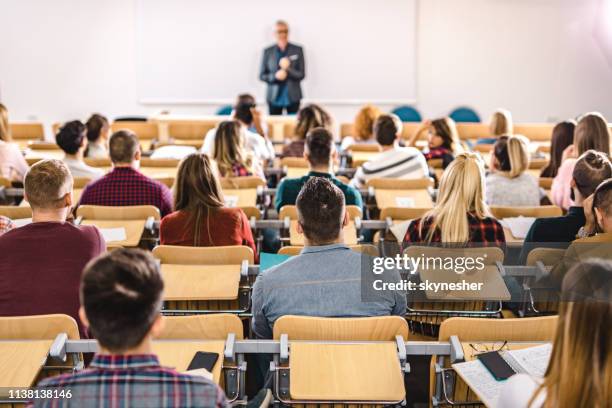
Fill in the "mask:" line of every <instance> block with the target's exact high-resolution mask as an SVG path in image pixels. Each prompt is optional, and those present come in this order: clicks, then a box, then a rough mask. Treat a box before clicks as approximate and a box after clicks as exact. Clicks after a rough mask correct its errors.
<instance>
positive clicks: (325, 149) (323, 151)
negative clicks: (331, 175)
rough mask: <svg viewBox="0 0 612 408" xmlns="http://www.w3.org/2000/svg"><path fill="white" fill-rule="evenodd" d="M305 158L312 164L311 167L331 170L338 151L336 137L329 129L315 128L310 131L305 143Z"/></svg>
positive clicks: (323, 170)
mask: <svg viewBox="0 0 612 408" xmlns="http://www.w3.org/2000/svg"><path fill="white" fill-rule="evenodd" d="M304 158H305V159H306V160H307V161H308V163H309V164H310V168H311V169H313V170H314V169H316V170H320V171H322V172H324V173H327V172H329V171H330V168H331V166H332V164H333V162H334V161H335V160H336V158H337V152H336V148H335V146H334V138H333V136H332V134H331V133H330V131H329V130H327V129H325V128H314V129H312V130H310V132H308V135H307V136H306V144H305V145H304Z"/></svg>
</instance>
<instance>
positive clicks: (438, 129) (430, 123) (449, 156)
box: [407, 117, 463, 169]
mask: <svg viewBox="0 0 612 408" xmlns="http://www.w3.org/2000/svg"><path fill="white" fill-rule="evenodd" d="M425 132H427V150H426V151H424V152H423V155H424V156H425V159H426V160H427V161H429V160H434V159H442V168H444V169H445V168H447V167H448V165H449V164H450V162H452V161H453V160H454V158H455V155H456V154H459V153H462V152H463V147H462V146H461V141H460V140H459V133H457V126H456V125H455V121H454V120H452V119H451V118H448V117H447V118H440V119H434V120H427V121H425V122H424V123H423V125H422V126H421V127H420V128H419V129H418V130H417V131H416V132H415V134H414V135H413V136H412V137H411V138H410V141H409V142H408V144H407V145H408V146H415V145H416V142H417V140H419V139H420V138H421V137H422V136H423V133H425Z"/></svg>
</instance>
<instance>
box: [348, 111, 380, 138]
mask: <svg viewBox="0 0 612 408" xmlns="http://www.w3.org/2000/svg"><path fill="white" fill-rule="evenodd" d="M381 114H382V112H381V111H380V109H378V108H377V107H376V106H374V105H366V106H364V107H363V108H361V109H359V112H357V116H355V122H354V123H353V136H354V137H355V140H357V141H362V142H363V141H367V140H370V139H372V137H373V135H374V122H376V119H378V117H379V116H380V115H381Z"/></svg>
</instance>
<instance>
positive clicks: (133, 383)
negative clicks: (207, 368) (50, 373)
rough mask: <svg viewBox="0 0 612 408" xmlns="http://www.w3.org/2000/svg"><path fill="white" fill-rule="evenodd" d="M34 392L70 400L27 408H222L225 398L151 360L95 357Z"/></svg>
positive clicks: (207, 383)
mask: <svg viewBox="0 0 612 408" xmlns="http://www.w3.org/2000/svg"><path fill="white" fill-rule="evenodd" d="M38 387H40V388H42V389H54V390H57V391H58V392H60V391H62V390H63V391H64V392H67V391H70V394H71V395H70V398H69V399H68V398H55V399H53V398H48V399H44V398H41V399H35V400H33V401H32V402H31V403H30V405H29V407H32V406H34V407H45V408H55V407H58V408H59V407H97V408H115V407H126V408H127V407H185V408H188V407H216V408H220V407H227V406H229V405H228V403H227V400H226V398H225V393H224V392H223V391H222V390H221V389H220V388H219V387H218V386H217V385H216V384H214V383H212V382H211V381H209V380H207V379H206V378H204V377H197V376H192V375H187V374H180V373H178V372H176V371H175V370H173V369H170V368H164V367H161V366H160V365H159V360H158V359H157V357H156V356H154V355H149V354H143V355H126V356H120V355H96V356H95V357H94V359H93V360H92V362H91V365H90V366H89V368H87V369H85V370H82V371H80V372H77V373H76V374H64V375H60V376H57V377H52V378H47V379H44V380H43V381H42V382H41V383H40V384H38Z"/></svg>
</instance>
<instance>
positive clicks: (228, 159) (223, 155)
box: [213, 120, 246, 176]
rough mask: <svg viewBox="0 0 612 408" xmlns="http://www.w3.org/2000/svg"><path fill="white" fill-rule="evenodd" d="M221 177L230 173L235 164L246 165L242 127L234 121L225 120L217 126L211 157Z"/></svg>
mask: <svg viewBox="0 0 612 408" xmlns="http://www.w3.org/2000/svg"><path fill="white" fill-rule="evenodd" d="M213 157H214V159H215V161H216V163H217V167H218V168H219V171H220V172H221V175H222V176H225V175H226V174H228V173H231V170H232V166H234V165H235V164H242V165H246V158H245V152H244V148H243V136H242V127H241V125H240V122H238V121H236V120H226V121H223V122H221V123H219V125H218V126H217V132H216V134H215V148H214V155H213Z"/></svg>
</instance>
